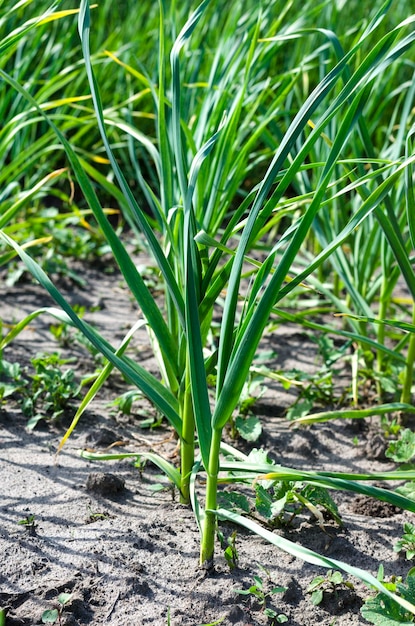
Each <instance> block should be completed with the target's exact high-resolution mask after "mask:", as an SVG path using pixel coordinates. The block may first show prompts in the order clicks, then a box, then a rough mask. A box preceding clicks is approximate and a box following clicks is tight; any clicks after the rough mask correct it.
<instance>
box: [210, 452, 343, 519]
mask: <svg viewBox="0 0 415 626" xmlns="http://www.w3.org/2000/svg"><path fill="white" fill-rule="evenodd" d="M246 460H247V463H263V464H266V465H267V466H269V471H270V472H272V471H273V470H275V468H276V466H275V464H274V463H273V462H272V461H270V460H269V459H268V456H267V453H266V452H265V450H263V449H259V450H258V449H256V448H255V449H253V450H252V451H251V452H250V454H249V455H248V456H247V457H246ZM232 475H233V473H231V476H232ZM253 489H254V493H255V498H250V497H249V496H247V495H246V494H245V493H240V492H239V491H234V490H232V491H221V492H220V493H219V494H218V500H219V503H220V505H221V506H222V507H223V508H225V509H227V510H229V511H234V512H237V513H239V512H241V513H246V514H249V515H252V513H253V512H255V513H257V515H258V516H259V517H261V520H262V521H264V522H265V523H266V524H267V525H268V526H269V527H271V528H276V527H279V526H287V525H290V524H292V523H293V521H294V519H295V518H296V517H297V516H298V515H300V514H302V513H304V512H307V511H308V512H309V513H311V514H312V516H313V517H314V518H315V519H316V520H317V522H318V524H319V526H320V527H321V528H323V529H324V516H328V517H330V518H331V519H333V520H335V522H336V523H337V524H339V525H341V524H342V521H341V517H340V514H339V511H338V508H337V505H336V503H335V502H334V500H333V498H332V497H331V496H330V493H329V491H328V490H327V489H326V488H325V487H321V486H319V485H310V484H306V483H304V482H302V481H292V480H272V479H269V480H268V479H267V480H260V481H259V480H255V481H254V483H253Z"/></svg>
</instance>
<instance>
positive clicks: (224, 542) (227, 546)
mask: <svg viewBox="0 0 415 626" xmlns="http://www.w3.org/2000/svg"><path fill="white" fill-rule="evenodd" d="M236 535H237V533H236V530H234V532H233V533H232V535H231V536H230V537H227V538H226V539H225V537H224V535H223V533H222V532H221V531H220V530H218V533H217V537H218V540H219V543H220V547H221V548H222V550H223V556H224V557H225V560H226V562H227V564H228V566H229V569H230V570H233V569H235V567H237V565H238V558H239V555H238V550H237V549H236Z"/></svg>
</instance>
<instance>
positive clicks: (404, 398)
mask: <svg viewBox="0 0 415 626" xmlns="http://www.w3.org/2000/svg"><path fill="white" fill-rule="evenodd" d="M412 324H415V306H414V308H413V309H412ZM414 362H415V333H411V336H410V338H409V346H408V355H407V357H406V366H405V379H404V383H403V389H402V395H401V402H405V403H406V404H410V403H411V391H412V377H413V372H414ZM402 422H405V417H404V416H402Z"/></svg>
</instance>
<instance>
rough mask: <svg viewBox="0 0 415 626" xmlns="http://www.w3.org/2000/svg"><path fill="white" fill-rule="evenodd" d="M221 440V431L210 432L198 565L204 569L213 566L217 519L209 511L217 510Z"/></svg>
mask: <svg viewBox="0 0 415 626" xmlns="http://www.w3.org/2000/svg"><path fill="white" fill-rule="evenodd" d="M221 438H222V429H219V430H214V431H213V432H212V443H211V447H210V455H209V467H208V469H207V481H206V502H205V519H204V523H203V532H202V543H201V546H200V564H201V566H202V567H203V568H205V569H211V568H212V566H213V555H214V551H215V537H216V522H217V517H216V515H215V514H214V513H212V512H210V511H215V510H216V508H217V494H218V473H219V452H220V444H221Z"/></svg>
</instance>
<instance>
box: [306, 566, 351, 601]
mask: <svg viewBox="0 0 415 626" xmlns="http://www.w3.org/2000/svg"><path fill="white" fill-rule="evenodd" d="M344 588H346V589H354V586H353V584H352V583H351V582H349V581H347V580H344V578H343V575H342V574H341V572H335V571H333V570H329V571H328V572H327V574H326V575H325V576H316V578H314V579H313V580H312V581H311V583H310V584H309V585H308V587H307V589H306V592H307V593H311V602H312V603H313V604H314V606H318V605H319V604H321V603H322V602H323V599H324V594H325V593H331V594H334V595H335V596H336V595H337V593H338V591H339V590H340V589H344Z"/></svg>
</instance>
